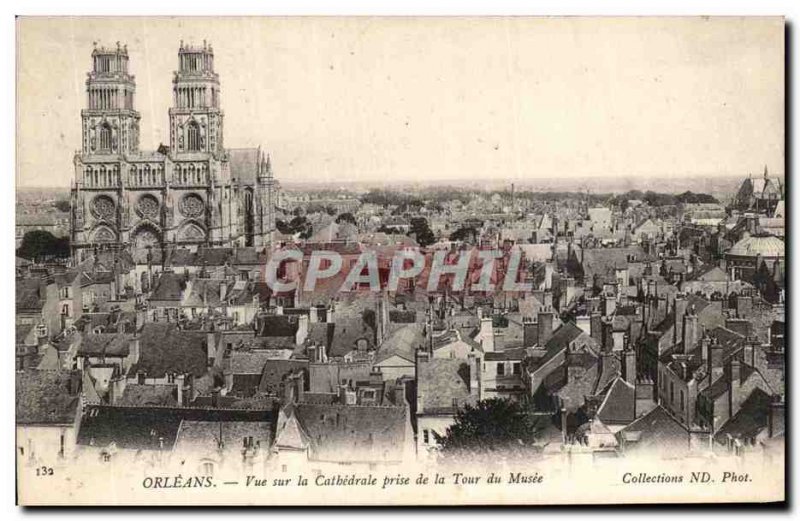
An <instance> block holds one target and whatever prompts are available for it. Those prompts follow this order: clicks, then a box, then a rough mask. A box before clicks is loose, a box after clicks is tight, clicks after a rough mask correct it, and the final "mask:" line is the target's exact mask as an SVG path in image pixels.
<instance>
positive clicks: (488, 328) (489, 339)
mask: <svg viewBox="0 0 800 521" xmlns="http://www.w3.org/2000/svg"><path fill="white" fill-rule="evenodd" d="M540 333H541V330H540ZM479 334H480V336H481V347H482V348H483V352H484V353H491V352H494V326H493V324H492V317H486V318H482V319H481V329H480V333H479Z"/></svg>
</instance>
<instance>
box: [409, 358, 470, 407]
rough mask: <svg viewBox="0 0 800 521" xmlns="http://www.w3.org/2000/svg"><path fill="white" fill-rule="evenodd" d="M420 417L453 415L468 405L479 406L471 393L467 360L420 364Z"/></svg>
mask: <svg viewBox="0 0 800 521" xmlns="http://www.w3.org/2000/svg"><path fill="white" fill-rule="evenodd" d="M417 386H418V390H417V396H418V397H422V404H421V405H420V404H418V405H420V409H418V411H417V413H418V414H453V413H455V411H456V410H457V409H458V408H460V407H463V406H464V405H465V404H474V403H475V402H477V397H476V396H477V390H476V392H475V393H471V392H470V388H469V365H468V363H467V362H466V361H464V360H459V359H451V358H434V359H432V360H429V361H427V362H420V363H419V364H417Z"/></svg>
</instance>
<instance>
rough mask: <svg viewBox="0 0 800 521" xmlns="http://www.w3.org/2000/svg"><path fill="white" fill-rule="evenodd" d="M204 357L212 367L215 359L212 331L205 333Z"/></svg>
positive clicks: (215, 350) (215, 348) (215, 347)
mask: <svg viewBox="0 0 800 521" xmlns="http://www.w3.org/2000/svg"><path fill="white" fill-rule="evenodd" d="M206 357H207V360H206V362H207V363H208V365H209V366H212V365H214V360H216V358H217V342H216V338H215V334H214V332H213V331H209V332H208V333H206Z"/></svg>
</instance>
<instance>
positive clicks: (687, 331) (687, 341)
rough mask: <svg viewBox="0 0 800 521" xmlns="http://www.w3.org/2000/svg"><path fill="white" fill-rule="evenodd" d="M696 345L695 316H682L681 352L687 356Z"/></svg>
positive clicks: (692, 314)
mask: <svg viewBox="0 0 800 521" xmlns="http://www.w3.org/2000/svg"><path fill="white" fill-rule="evenodd" d="M696 345H697V315H695V314H694V313H691V314H686V315H684V316H683V352H684V353H686V354H689V353H691V352H693V351H694V348H695V346H696Z"/></svg>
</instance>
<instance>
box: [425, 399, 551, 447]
mask: <svg viewBox="0 0 800 521" xmlns="http://www.w3.org/2000/svg"><path fill="white" fill-rule="evenodd" d="M550 421H551V418H550V416H549V415H543V414H541V413H538V414H537V413H536V412H535V410H534V408H533V405H532V403H531V402H529V401H522V402H517V401H512V400H509V399H506V398H489V399H486V400H481V401H479V402H478V403H476V404H475V405H466V406H465V407H464V408H463V409H460V410H459V411H458V412H457V413H456V416H455V423H454V424H453V425H451V426H450V427H448V429H447V432H446V434H445V435H444V436H441V437H438V440H437V441H438V442H439V444H440V446H441V451H442V454H443V455H445V456H465V455H469V456H470V457H474V456H479V455H484V456H501V455H509V454H517V453H535V452H539V450H540V448H539V446H538V445H537V441H539V439H538V438H539V436H540V434H541V433H542V431H543V430H544V428H545V427H546V425H547V424H548V423H549V422H550Z"/></svg>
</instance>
